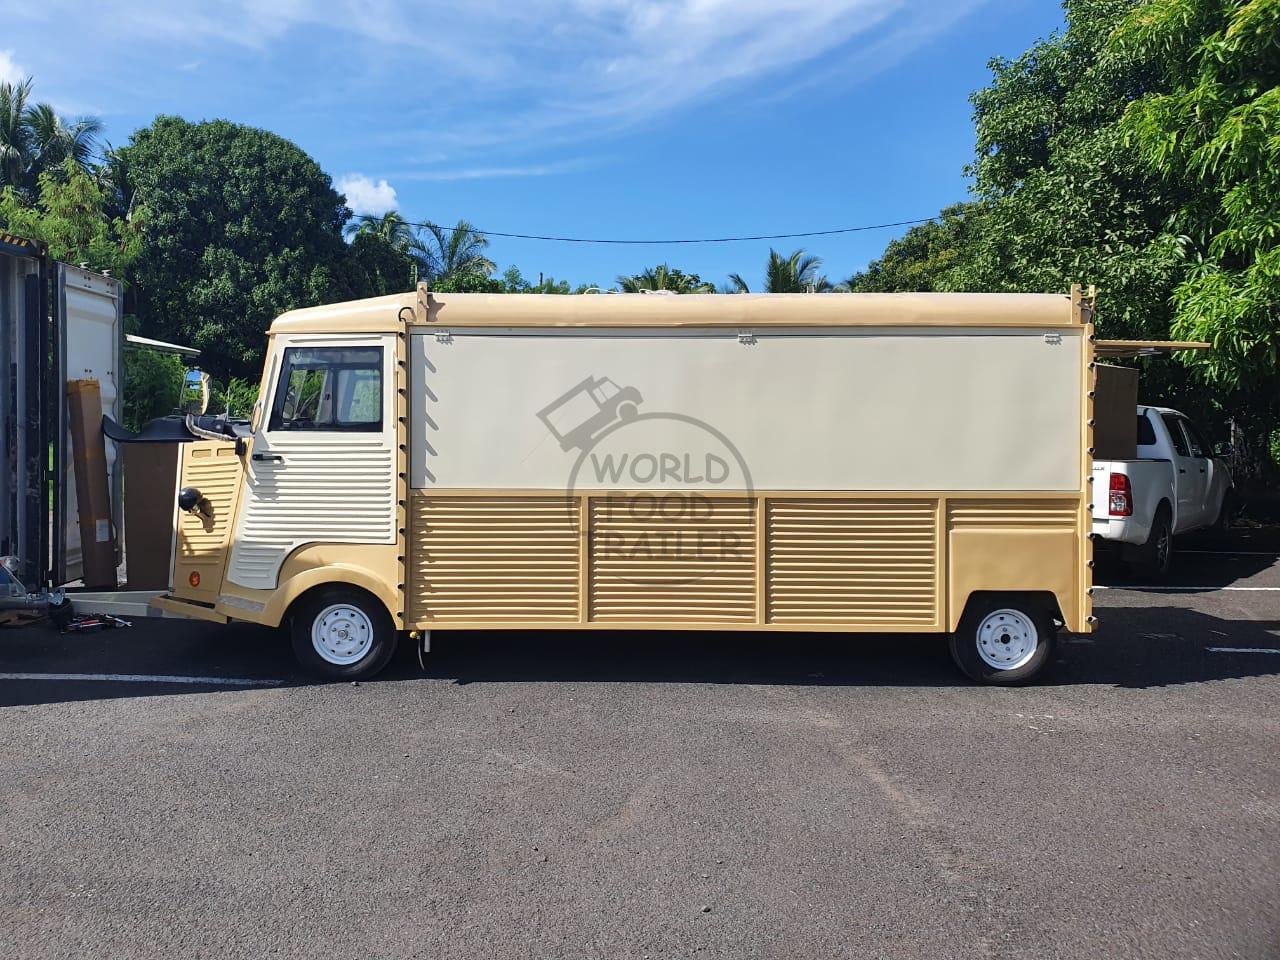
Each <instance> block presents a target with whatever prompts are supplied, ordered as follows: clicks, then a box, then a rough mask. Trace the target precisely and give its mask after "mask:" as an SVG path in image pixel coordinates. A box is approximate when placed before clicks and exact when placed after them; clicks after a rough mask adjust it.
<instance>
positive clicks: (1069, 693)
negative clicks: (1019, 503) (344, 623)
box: [0, 537, 1280, 960]
mask: <svg viewBox="0 0 1280 960" xmlns="http://www.w3.org/2000/svg"><path fill="white" fill-rule="evenodd" d="M1231 546H1232V550H1234V551H1235V552H1229V553H1223V552H1218V551H1217V549H1216V548H1213V547H1211V546H1210V547H1203V548H1197V547H1196V546H1195V545H1192V547H1193V548H1196V549H1204V550H1206V551H1207V552H1203V553H1183V554H1182V555H1181V556H1180V557H1179V561H1180V565H1179V569H1178V570H1177V572H1176V574H1175V576H1174V578H1173V579H1172V581H1171V582H1170V583H1169V584H1163V585H1152V584H1144V583H1138V582H1134V581H1132V580H1130V579H1126V578H1125V577H1123V576H1120V575H1117V574H1115V573H1114V572H1109V571H1106V570H1103V571H1100V577H1099V579H1100V581H1101V582H1102V583H1103V585H1104V586H1106V587H1107V588H1108V589H1103V590H1100V591H1099V592H1098V593H1097V595H1096V598H1095V601H1096V607H1097V610H1098V613H1099V616H1100V618H1101V623H1100V625H1099V629H1098V630H1097V632H1096V633H1094V634H1093V635H1091V636H1088V637H1078V638H1069V637H1068V638H1065V639H1064V642H1063V643H1061V645H1060V647H1059V651H1058V655H1057V658H1056V661H1057V662H1055V663H1054V664H1053V668H1052V671H1051V673H1050V674H1049V675H1048V676H1047V677H1046V678H1045V679H1044V681H1043V682H1042V683H1040V684H1037V685H1035V686H1031V687H1026V688H1021V689H1010V690H1004V689H991V688H982V687H976V686H973V685H970V684H969V683H968V682H967V681H965V680H964V679H963V678H962V677H961V676H960V675H959V674H958V673H957V672H956V671H955V669H954V667H953V666H952V665H951V662H950V660H949V658H948V657H947V654H946V650H945V641H943V640H942V639H941V638H936V637H925V638H902V637H835V636H815V635H785V636H775V635H771V636H751V635H744V634H723V635H719V634H712V635H709V634H678V633H663V634H639V633H619V634H612V633H591V634H572V633H558V634H557V633H528V632H524V633H470V632H467V633H463V632H453V633H445V632H442V633H437V634H436V636H435V638H434V644H433V646H434V649H433V651H432V653H431V654H429V655H428V657H427V658H426V660H425V668H424V667H420V666H419V663H418V660H417V657H416V656H415V654H414V652H413V651H412V650H408V649H402V650H401V651H400V653H399V654H398V655H397V658H396V660H395V661H394V662H393V664H392V667H391V668H390V669H389V670H388V672H387V674H386V675H384V676H383V677H380V678H378V679H377V680H374V681H370V682H365V683H361V684H358V685H353V684H349V683H346V684H313V683H311V682H310V681H308V680H307V679H306V678H305V677H302V676H300V675H299V674H298V672H297V670H296V668H295V667H294V665H293V662H292V656H291V653H290V651H289V647H288V644H287V642H286V641H285V639H284V638H283V637H282V636H281V635H280V634H278V633H276V632H275V631H271V630H265V629H261V628H256V627H247V626H232V627H218V626H214V625H208V624H199V623H188V622H183V621H174V620H139V621H136V622H135V625H134V626H133V627H132V628H130V629H127V630H119V631H115V632H111V633H101V634H94V635H89V636H81V637H76V636H73V635H69V636H59V635H57V634H55V633H52V632H51V631H50V630H48V629H47V628H24V629H22V630H8V631H5V632H3V633H0V672H2V675H3V677H5V679H0V723H2V724H3V731H4V736H3V741H2V742H0V770H3V772H4V773H3V776H2V777H0V957H12V958H15V960H17V958H43V957H76V958H89V957H94V958H96V957H110V958H128V957H166V958H169V957H184V958H185V957H217V958H230V957H263V956H281V957H306V958H309V960H312V958H314V960H318V958H329V957H348V958H366V957H368V958H374V957H377V958H382V957H386V958H401V957H420V958H424V960H425V958H431V960H436V958H453V957H459V958H463V957H465V958H489V957H495V958H506V957H530V958H534V957H537V958H544V957H553V958H560V957H565V958H632V957H635V958H640V957H655V958H656V957H725V958H747V957H777V958H809V957H813V958H834V957H925V958H929V960H940V958H951V957H956V958H969V957H974V958H988V957H996V958H1014V957H1017V958H1037V960H1040V958H1056V957H1064V958H1065V957H1070V958H1100V957H1107V958H1112V957H1152V958H1156V957H1158V958H1161V960H1168V958H1181V957H1188V958H1191V957H1195V958H1216V957H1243V958H1274V957H1280V905H1278V903H1277V901H1278V900H1280V555H1277V553H1276V552H1275V550H1276V545H1275V544H1274V543H1267V542H1259V541H1257V540H1256V539H1249V538H1247V537H1242V538H1240V539H1238V540H1237V541H1236V543H1234V544H1232V545H1231ZM1152 587H1160V589H1151V588H1152ZM68 677H79V678H82V679H68ZM90 677H93V678H94V679H88V678H90ZM166 677H167V678H170V679H168V680H158V681H157V680H156V679H155V678H166ZM104 678H105V679H104ZM177 678H185V679H184V681H183V682H180V681H179V680H178V679H177Z"/></svg>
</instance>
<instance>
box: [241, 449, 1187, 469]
mask: <svg viewBox="0 0 1280 960" xmlns="http://www.w3.org/2000/svg"><path fill="white" fill-rule="evenodd" d="M253 459H255V460H257V459H258V454H256V453H255V454H254V455H253ZM1178 472H1179V473H1186V472H1187V468H1186V467H1179V468H1178Z"/></svg>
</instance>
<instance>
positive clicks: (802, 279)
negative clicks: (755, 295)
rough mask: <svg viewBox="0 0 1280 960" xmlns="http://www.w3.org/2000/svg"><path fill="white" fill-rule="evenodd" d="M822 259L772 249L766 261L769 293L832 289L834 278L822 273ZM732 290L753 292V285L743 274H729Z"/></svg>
mask: <svg viewBox="0 0 1280 960" xmlns="http://www.w3.org/2000/svg"><path fill="white" fill-rule="evenodd" d="M821 267H822V258H821V257H815V256H814V255H813V254H809V253H805V252H804V250H795V251H793V252H792V253H791V254H789V255H788V256H785V257H784V256H783V255H782V254H780V253H778V251H776V250H772V249H771V250H770V251H769V261H768V263H767V264H765V276H764V292H765V293H826V292H827V291H829V290H831V289H832V286H831V281H829V280H828V279H827V278H826V277H824V276H822V275H821V274H820V273H818V271H819V269H821ZM729 289H730V290H731V291H732V292H734V293H750V292H751V288H750V287H749V286H748V285H747V282H746V281H745V280H743V279H742V276H741V275H740V274H737V273H731V274H729Z"/></svg>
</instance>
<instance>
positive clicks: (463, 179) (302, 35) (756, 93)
mask: <svg viewBox="0 0 1280 960" xmlns="http://www.w3.org/2000/svg"><path fill="white" fill-rule="evenodd" d="M0 23H3V24H4V25H5V29H4V31H3V32H2V33H0V79H12V78H14V77H16V76H20V75H23V74H32V75H34V76H35V78H36V94H37V98H38V99H42V100H50V101H52V102H53V103H54V104H55V105H56V106H58V107H59V108H60V109H61V110H62V111H64V112H66V113H70V114H78V113H94V114H97V115H99V116H100V117H102V118H103V120H104V121H105V122H106V125H107V136H108V139H110V140H111V141H112V142H114V143H117V144H119V143H123V142H124V141H126V140H127V139H128V136H129V134H130V133H131V132H132V131H133V130H134V129H136V128H137V127H139V126H142V125H144V124H146V123H147V122H148V121H149V120H150V119H151V118H152V117H153V116H154V115H155V114H157V113H173V114H179V115H181V116H184V117H186V118H188V119H191V120H197V119H206V118H213V117H225V118H227V119H230V120H235V121H238V122H242V123H248V124H253V125H256V126H261V127H265V128H267V129H270V130H273V131H275V132H277V133H279V134H281V135H283V136H285V137H288V138H289V139H291V140H293V141H294V142H296V143H297V144H299V145H300V146H301V147H302V148H303V149H305V150H306V151H308V152H309V153H310V154H311V155H312V156H314V157H315V158H316V159H317V160H318V161H319V162H320V164H321V166H323V167H324V169H325V170H326V171H327V172H328V173H329V174H330V175H332V176H333V178H334V181H335V182H336V183H337V184H338V186H339V188H340V189H343V190H345V192H346V195H347V197H348V200H349V202H350V204H351V206H353V208H355V209H357V210H358V211H361V212H380V211H381V209H383V208H385V207H386V206H387V205H389V204H390V205H394V206H395V207H397V208H398V209H399V210H400V211H401V212H402V213H403V214H404V215H405V216H406V217H407V218H408V219H410V220H423V219H433V220H435V221H437V222H441V223H453V222H454V221H456V220H457V219H458V218H460V217H465V218H467V219H469V220H471V221H472V222H473V223H475V224H477V225H478V226H480V227H483V228H489V229H492V230H500V231H508V232H517V233H539V234H555V235H564V236H581V237H639V238H650V237H660V238H662V237H707V236H728V235H741V234H772V233H788V232H797V231H804V230H821V229H829V228H835V227H844V226H855V225H862V224H872V223H883V222H888V221H898V220H906V219H913V218H916V217H925V216H931V215H933V214H934V213H936V212H937V211H938V209H939V208H940V207H942V206H944V205H946V204H948V203H952V202H955V201H957V200H960V199H963V198H964V197H965V195H966V190H967V184H966V182H965V179H964V177H963V174H962V169H961V168H962V167H963V165H964V164H965V163H966V162H967V161H968V160H969V158H970V156H971V154H972V148H973V131H972V121H971V116H970V107H969V104H968V101H967V96H968V94H969V92H970V91H972V90H973V89H975V88H977V87H980V86H982V85H984V84H985V83H986V82H987V79H988V76H989V74H988V72H987V70H986V61H987V60H988V59H989V58H990V57H992V56H996V55H1004V56H1016V55H1018V54H1019V53H1021V52H1022V51H1023V50H1024V49H1026V48H1027V47H1028V46H1029V45H1030V44H1031V43H1032V41H1033V40H1035V39H1036V38H1037V37H1041V36H1044V35H1047V34H1048V33H1050V32H1052V31H1053V30H1055V29H1058V28H1059V27H1060V26H1061V23H1062V13H1061V9H1060V7H1059V5H1058V4H1057V3H1056V2H1052V0H826V2H816V0H813V2H801V0H522V2H520V3H518V4H516V3H511V2H505V3H504V2H501V0H469V2H468V3H465V4H458V3H449V2H443V3H442V2H410V0H360V2H356V0H345V2H334V3H330V4H327V5H322V4H307V3H305V2H303V0H258V2H250V0H229V2H224V3H217V4H212V3H200V2H192V3H183V4H174V3H172V2H171V0H133V2H128V0H101V2H100V3H98V4H95V11H94V14H93V15H92V16H85V15H84V12H83V4H82V3H81V2H79V0H75V2H68V0H44V2H42V3H38V4H36V3H30V2H27V0H21V2H10V0H3V2H0ZM53 37H56V38H57V42H56V43H54V42H50V39H51V38H53ZM901 232H902V230H901V229H898V230H880V231H873V232H868V233H861V234H852V235H846V236H841V237H824V238H813V239H810V240H805V241H779V242H777V244H776V246H778V247H779V248H781V249H784V250H787V251H789V250H790V249H792V248H794V247H795V246H800V245H803V246H805V247H806V248H807V249H808V250H809V251H810V252H812V253H815V254H817V255H819V256H821V257H822V258H823V261H824V272H826V273H827V274H828V275H829V276H830V277H831V278H832V279H833V280H838V279H840V278H843V277H845V276H848V275H849V274H850V273H852V272H853V271H855V270H857V269H860V268H861V267H863V266H865V265H866V263H867V261H868V260H870V259H872V258H874V257H875V256H876V255H878V254H879V252H880V251H881V250H882V249H883V248H884V245H885V243H886V242H887V241H888V240H889V239H890V238H891V237H892V236H894V235H897V234H899V233H901ZM768 249H769V243H765V242H750V243H735V244H724V245H699V246H680V247H665V246H664V247H659V246H654V247H616V246H592V245H567V244H555V243H540V242H534V241H522V240H508V239H495V240H494V241H493V243H492V246H491V248H490V253H491V258H492V259H493V260H495V261H496V262H497V263H498V264H499V268H500V269H502V268H505V267H506V266H507V265H508V264H512V263H514V264H516V265H517V266H519V267H520V269H521V270H522V271H523V272H524V273H525V275H526V276H528V277H531V278H536V277H537V275H538V273H539V272H540V271H541V272H543V273H546V274H548V275H552V276H555V277H556V278H557V279H561V278H565V279H569V280H570V281H572V282H573V283H575V284H577V283H581V282H596V283H600V284H601V285H609V284H612V282H613V280H614V278H615V277H616V276H617V275H618V274H619V273H623V272H628V273H630V272H635V271H637V270H639V269H641V268H642V267H644V266H646V265H650V264H654V263H660V262H663V261H667V262H670V263H671V264H672V265H674V266H679V267H682V268H683V269H685V270H691V271H693V272H696V273H700V274H701V275H702V276H703V277H704V278H707V279H710V280H713V281H715V282H717V283H720V282H723V281H724V279H725V277H726V275H727V274H728V273H729V272H730V271H737V272H740V273H742V275H743V276H744V277H745V278H746V279H747V280H748V281H749V282H755V281H758V278H759V276H760V274H761V273H762V271H763V262H764V259H765V257H766V256H767V254H768Z"/></svg>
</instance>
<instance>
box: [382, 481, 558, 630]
mask: <svg viewBox="0 0 1280 960" xmlns="http://www.w3.org/2000/svg"><path fill="white" fill-rule="evenodd" d="M577 511H578V507H577V501H576V500H574V499H573V498H570V497H563V496H560V497H557V496H548V497H430V496H421V495H415V496H412V497H411V498H410V517H409V537H410V546H409V558H408V565H409V582H408V584H407V594H406V604H407V608H408V609H407V614H408V616H407V620H408V622H410V623H415V622H425V621H431V622H448V621H451V620H453V621H493V622H503V621H525V622H528V621H535V622H536V621H544V620H546V621H565V620H567V621H575V620H577V619H578V578H579V539H580V538H579V531H578V523H577V519H578V512H577Z"/></svg>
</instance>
